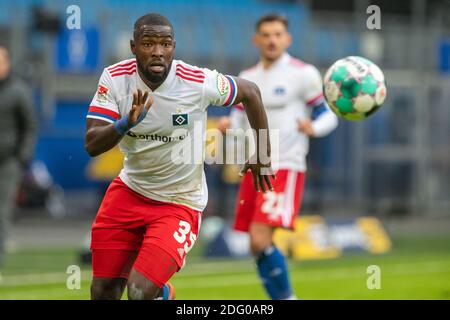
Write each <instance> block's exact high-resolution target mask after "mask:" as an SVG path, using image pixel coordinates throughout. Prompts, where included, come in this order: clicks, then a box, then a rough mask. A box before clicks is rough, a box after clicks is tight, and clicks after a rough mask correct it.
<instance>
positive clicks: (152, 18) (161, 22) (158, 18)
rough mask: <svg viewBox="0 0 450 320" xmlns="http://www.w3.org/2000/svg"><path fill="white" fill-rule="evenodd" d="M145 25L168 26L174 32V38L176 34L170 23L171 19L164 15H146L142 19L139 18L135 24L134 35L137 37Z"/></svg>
mask: <svg viewBox="0 0 450 320" xmlns="http://www.w3.org/2000/svg"><path fill="white" fill-rule="evenodd" d="M145 25H151V26H167V27H170V29H171V30H172V36H173V34H174V32H173V26H172V24H171V23H170V21H169V19H167V18H166V17H164V16H163V15H160V14H158V13H147V14H146V15H143V16H142V17H140V18H138V19H137V20H136V22H135V23H134V32H133V34H134V35H136V32H137V31H138V30H139V29H140V28H141V27H142V26H145Z"/></svg>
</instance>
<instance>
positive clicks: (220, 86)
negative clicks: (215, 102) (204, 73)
mask: <svg viewBox="0 0 450 320" xmlns="http://www.w3.org/2000/svg"><path fill="white" fill-rule="evenodd" d="M217 90H219V93H220V95H221V96H223V95H225V94H228V92H230V82H229V81H228V79H227V78H226V77H225V76H224V75H223V74H219V75H218V76H217Z"/></svg>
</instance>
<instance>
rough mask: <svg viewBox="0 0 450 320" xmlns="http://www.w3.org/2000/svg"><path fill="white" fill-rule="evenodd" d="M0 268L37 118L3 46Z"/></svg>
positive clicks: (0, 77) (28, 93)
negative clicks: (12, 69)
mask: <svg viewBox="0 0 450 320" xmlns="http://www.w3.org/2000/svg"><path fill="white" fill-rule="evenodd" d="M0 111H1V117H0V137H1V139H0V266H1V265H2V263H3V260H4V256H5V243H6V239H7V236H8V231H9V226H10V219H11V216H12V211H13V209H14V206H15V200H16V197H15V196H16V191H17V188H18V186H19V182H20V179H21V175H22V172H23V170H24V169H25V168H27V166H28V165H29V164H30V162H31V160H32V159H33V152H34V145H35V138H36V119H35V115H34V108H33V105H32V100H31V91H30V89H29V88H28V87H27V85H25V83H23V82H22V81H21V80H19V79H17V78H16V77H15V76H14V74H12V72H11V62H10V58H9V53H8V50H7V49H6V48H5V47H2V46H0Z"/></svg>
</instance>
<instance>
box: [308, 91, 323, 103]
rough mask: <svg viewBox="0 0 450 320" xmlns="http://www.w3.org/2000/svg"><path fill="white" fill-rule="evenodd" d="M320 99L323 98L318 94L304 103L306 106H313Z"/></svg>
mask: <svg viewBox="0 0 450 320" xmlns="http://www.w3.org/2000/svg"><path fill="white" fill-rule="evenodd" d="M321 98H323V94H322V93H319V95H318V96H316V97H314V98H312V99H310V100H309V101H308V102H306V104H307V105H308V106H311V105H314V104H315V103H317V101H319V100H320V99H321Z"/></svg>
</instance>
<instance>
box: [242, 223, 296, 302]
mask: <svg viewBox="0 0 450 320" xmlns="http://www.w3.org/2000/svg"><path fill="white" fill-rule="evenodd" d="M273 232H274V227H272V226H270V225H267V224H264V223H258V222H256V223H252V224H251V225H250V230H249V234H250V246H251V251H252V253H253V255H254V257H255V259H256V266H257V268H258V273H259V276H260V278H261V280H262V281H263V284H264V287H265V288H266V290H267V293H268V294H269V296H270V297H271V298H272V299H274V300H280V299H289V298H293V291H292V286H291V283H290V281H289V274H288V267H287V262H286V258H285V257H284V256H283V254H282V253H281V251H280V250H279V249H278V248H277V247H276V246H275V245H274V244H273V242H272V238H273Z"/></svg>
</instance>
